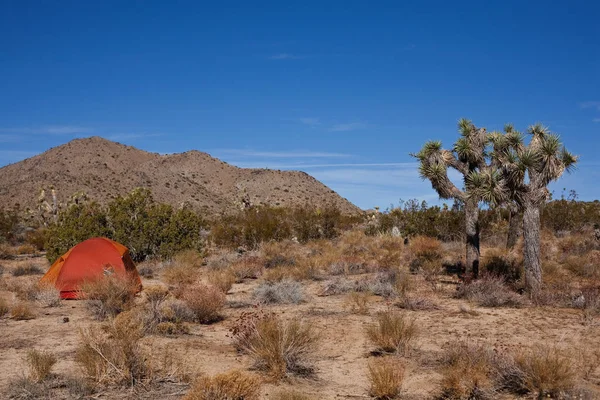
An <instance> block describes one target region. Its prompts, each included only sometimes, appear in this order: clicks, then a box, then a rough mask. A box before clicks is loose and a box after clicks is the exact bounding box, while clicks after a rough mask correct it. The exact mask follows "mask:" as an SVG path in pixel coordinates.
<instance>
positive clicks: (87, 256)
mask: <svg viewBox="0 0 600 400" xmlns="http://www.w3.org/2000/svg"><path fill="white" fill-rule="evenodd" d="M113 274H114V275H115V276H119V277H123V278H124V279H132V281H133V282H135V283H137V286H138V291H139V290H141V289H142V281H141V279H140V275H139V274H138V272H137V270H136V269H135V265H134V264H133V261H132V260H131V257H130V256H129V250H128V249H127V247H125V246H123V245H122V244H120V243H117V242H115V241H112V240H110V239H107V238H103V237H97V238H92V239H88V240H86V241H83V242H81V243H79V244H77V245H76V246H74V247H72V248H71V249H70V250H69V251H67V252H66V253H65V254H63V255H62V256H61V257H59V258H58V259H57V260H56V261H55V262H54V264H52V266H51V267H50V269H49V270H48V272H46V274H45V275H44V276H43V277H42V279H40V284H46V285H54V286H56V288H57V289H59V290H60V297H61V298H62V299H76V298H78V297H79V292H80V286H81V284H82V283H84V282H92V281H95V280H98V279H102V278H103V277H105V276H110V275H113Z"/></svg>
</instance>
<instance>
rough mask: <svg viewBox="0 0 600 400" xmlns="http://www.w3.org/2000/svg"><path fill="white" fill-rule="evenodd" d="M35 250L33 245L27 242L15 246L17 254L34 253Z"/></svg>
mask: <svg viewBox="0 0 600 400" xmlns="http://www.w3.org/2000/svg"><path fill="white" fill-rule="evenodd" d="M35 251H36V249H35V247H33V246H32V245H31V244H29V243H25V244H22V245H20V246H19V247H17V254H19V255H24V254H34V253H35Z"/></svg>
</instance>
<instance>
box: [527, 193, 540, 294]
mask: <svg viewBox="0 0 600 400" xmlns="http://www.w3.org/2000/svg"><path fill="white" fill-rule="evenodd" d="M523 237H524V239H525V254H524V259H523V264H524V265H525V288H526V289H527V291H528V292H529V293H530V294H536V293H537V292H538V291H539V290H540V288H541V286H542V266H541V260H540V208H539V206H538V205H536V204H534V203H532V202H526V204H525V211H524V213H523Z"/></svg>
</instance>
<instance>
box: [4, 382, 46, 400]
mask: <svg viewBox="0 0 600 400" xmlns="http://www.w3.org/2000/svg"><path fill="white" fill-rule="evenodd" d="M47 394H48V388H47V387H46V385H43V384H40V382H35V381H33V380H31V379H29V378H28V377H26V376H23V377H20V378H17V379H14V380H11V381H10V382H9V383H8V389H7V390H6V395H7V396H8V398H9V399H15V400H38V399H39V400H41V399H44V400H45V399H47V398H48V397H47Z"/></svg>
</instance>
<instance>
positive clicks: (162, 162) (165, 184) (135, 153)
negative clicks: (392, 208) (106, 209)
mask: <svg viewBox="0 0 600 400" xmlns="http://www.w3.org/2000/svg"><path fill="white" fill-rule="evenodd" d="M50 187H53V188H55V189H56V192H57V198H58V201H59V203H64V202H65V201H66V200H67V199H68V198H69V197H70V196H71V195H73V194H74V193H76V192H80V191H83V192H85V193H86V194H87V195H88V196H89V197H90V198H91V199H93V200H96V201H98V202H100V203H101V204H104V203H106V202H108V201H110V200H111V199H112V198H114V197H115V196H117V195H124V194H126V193H129V192H131V191H132V190H133V189H135V188H138V187H147V188H149V189H150V190H151V192H152V194H153V196H154V198H155V199H156V200H157V201H159V202H164V203H169V204H171V205H173V206H180V205H181V204H184V203H186V204H189V205H191V206H192V208H194V209H197V210H198V211H203V212H205V213H208V214H211V215H214V214H228V213H232V212H234V211H235V210H239V209H240V208H241V207H242V201H243V200H249V201H250V203H251V204H253V205H261V204H264V205H270V206H290V207H295V206H305V205H307V204H309V205H312V206H315V207H325V206H336V207H337V208H339V209H340V211H342V212H343V213H356V212H360V209H359V208H358V207H356V206H355V205H354V204H352V203H350V202H349V201H348V200H347V199H344V198H342V197H341V196H340V195H339V194H337V193H336V192H335V191H333V190H331V189H330V188H328V187H327V186H325V185H324V184H323V183H321V182H319V181H318V180H317V179H315V178H314V177H312V176H310V175H308V174H307V173H305V172H302V171H280V170H271V169H255V168H240V167H236V166H234V165H231V164H228V163H226V162H224V161H222V160H219V159H218V158H215V157H212V156H211V155H210V154H208V153H205V152H202V151H199V150H188V151H185V152H182V153H173V154H166V155H162V154H159V153H152V152H148V151H144V150H141V149H137V148H135V147H133V146H128V145H124V144H121V143H118V142H114V141H111V140H108V139H105V138H102V137H100V136H92V137H89V138H81V139H74V140H71V141H70V142H67V143H65V144H63V145H60V146H56V147H53V148H50V149H48V150H47V151H45V152H43V153H40V154H37V155H35V156H33V157H30V158H27V159H25V160H22V161H19V162H17V163H13V164H9V165H6V166H4V167H2V168H0V208H12V207H15V206H17V205H18V206H20V207H21V208H22V209H35V208H36V207H37V204H38V196H39V193H40V190H41V189H48V188H50Z"/></svg>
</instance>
